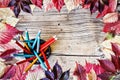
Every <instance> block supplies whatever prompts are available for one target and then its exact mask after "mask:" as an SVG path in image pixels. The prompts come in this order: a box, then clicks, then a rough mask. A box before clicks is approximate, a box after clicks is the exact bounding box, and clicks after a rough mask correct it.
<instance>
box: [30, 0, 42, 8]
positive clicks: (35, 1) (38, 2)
mask: <svg viewBox="0 0 120 80" xmlns="http://www.w3.org/2000/svg"><path fill="white" fill-rule="evenodd" d="M31 1H32V3H33V4H34V5H36V6H37V7H39V8H42V4H43V0H31Z"/></svg>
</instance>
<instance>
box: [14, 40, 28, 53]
mask: <svg viewBox="0 0 120 80" xmlns="http://www.w3.org/2000/svg"><path fill="white" fill-rule="evenodd" d="M15 43H16V44H17V45H18V46H19V47H20V48H21V49H23V50H24V51H25V52H26V53H30V51H28V50H27V49H26V48H24V47H23V46H22V45H21V44H20V43H19V42H18V41H16V42H15Z"/></svg>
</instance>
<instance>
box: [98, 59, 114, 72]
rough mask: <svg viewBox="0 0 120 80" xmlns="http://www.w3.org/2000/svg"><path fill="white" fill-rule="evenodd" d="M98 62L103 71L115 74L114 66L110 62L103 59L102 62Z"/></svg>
mask: <svg viewBox="0 0 120 80" xmlns="http://www.w3.org/2000/svg"><path fill="white" fill-rule="evenodd" d="M98 61H99V63H100V65H101V67H102V68H103V69H105V70H106V71H108V72H115V71H116V70H115V66H114V64H113V63H112V62H111V61H110V60H108V59H104V60H98Z"/></svg>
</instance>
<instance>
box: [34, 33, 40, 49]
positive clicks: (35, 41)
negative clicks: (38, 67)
mask: <svg viewBox="0 0 120 80" xmlns="http://www.w3.org/2000/svg"><path fill="white" fill-rule="evenodd" d="M40 33H41V31H39V32H38V34H37V35H36V38H35V40H34V42H33V45H32V49H34V47H35V45H36V43H37V40H38V36H40Z"/></svg>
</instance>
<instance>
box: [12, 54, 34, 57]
mask: <svg viewBox="0 0 120 80" xmlns="http://www.w3.org/2000/svg"><path fill="white" fill-rule="evenodd" d="M13 56H15V57H33V56H35V55H32V54H13Z"/></svg>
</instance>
